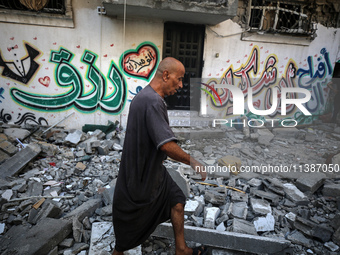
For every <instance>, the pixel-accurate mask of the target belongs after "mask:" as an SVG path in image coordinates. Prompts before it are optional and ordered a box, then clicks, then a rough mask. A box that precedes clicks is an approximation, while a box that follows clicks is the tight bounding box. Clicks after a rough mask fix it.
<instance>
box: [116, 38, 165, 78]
mask: <svg viewBox="0 0 340 255" xmlns="http://www.w3.org/2000/svg"><path fill="white" fill-rule="evenodd" d="M158 61H159V58H158V51H157V48H156V46H154V45H153V44H152V43H150V42H146V43H145V42H144V43H142V44H140V45H139V46H138V47H137V48H136V50H128V51H126V52H124V54H123V55H122V56H121V58H120V64H121V67H122V69H123V70H124V72H125V73H126V74H127V75H129V76H132V77H138V78H141V79H145V80H147V81H148V80H149V79H150V77H151V76H152V75H153V73H154V71H155V70H156V67H157V64H158Z"/></svg>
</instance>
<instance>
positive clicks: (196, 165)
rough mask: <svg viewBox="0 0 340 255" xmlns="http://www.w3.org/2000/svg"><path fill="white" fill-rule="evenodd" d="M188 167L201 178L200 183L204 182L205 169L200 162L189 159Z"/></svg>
mask: <svg viewBox="0 0 340 255" xmlns="http://www.w3.org/2000/svg"><path fill="white" fill-rule="evenodd" d="M190 165H191V167H192V168H193V169H194V170H195V171H196V173H198V174H200V175H201V176H202V181H205V179H206V178H207V170H206V167H205V166H204V165H203V164H202V163H201V162H199V161H197V160H196V159H194V158H193V157H191V158H190Z"/></svg>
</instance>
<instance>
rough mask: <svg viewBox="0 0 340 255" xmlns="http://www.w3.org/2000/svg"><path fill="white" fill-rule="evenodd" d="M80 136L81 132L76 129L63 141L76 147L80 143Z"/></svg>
mask: <svg viewBox="0 0 340 255" xmlns="http://www.w3.org/2000/svg"><path fill="white" fill-rule="evenodd" d="M82 136H83V132H82V131H81V130H79V129H76V130H74V131H73V132H71V133H69V134H68V135H67V136H66V138H65V141H66V142H70V143H72V144H74V145H77V144H78V143H79V142H80V139H81V137H82Z"/></svg>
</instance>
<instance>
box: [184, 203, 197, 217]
mask: <svg viewBox="0 0 340 255" xmlns="http://www.w3.org/2000/svg"><path fill="white" fill-rule="evenodd" d="M199 206H200V203H199V202H198V201H196V200H188V201H187V202H186V203H185V206H184V213H185V214H187V215H190V214H194V213H195V212H196V211H197V210H198V208H199Z"/></svg>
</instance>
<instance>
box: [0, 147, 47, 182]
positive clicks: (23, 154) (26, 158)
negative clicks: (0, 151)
mask: <svg viewBox="0 0 340 255" xmlns="http://www.w3.org/2000/svg"><path fill="white" fill-rule="evenodd" d="M40 152H41V149H40V147H39V145H37V144H29V145H28V146H26V147H25V148H24V149H22V150H21V151H19V152H17V153H16V154H15V155H14V156H12V157H11V158H9V159H8V160H6V161H5V162H4V163H2V164H1V165H0V178H2V179H5V178H6V177H8V176H13V175H16V174H18V173H19V172H20V171H21V170H22V169H23V168H24V167H25V166H26V165H27V164H28V163H29V162H30V161H32V160H33V159H34V158H35V157H36V156H38V154H39V153H40Z"/></svg>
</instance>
